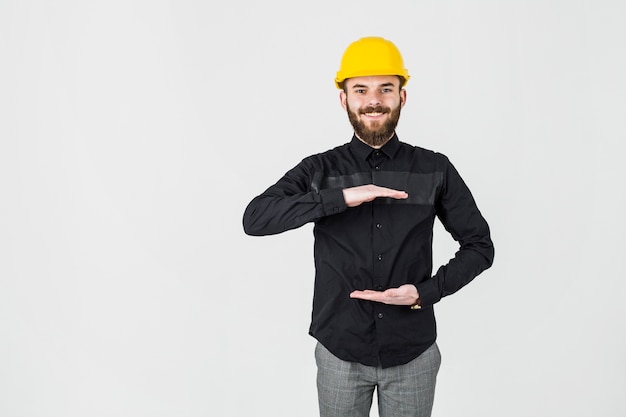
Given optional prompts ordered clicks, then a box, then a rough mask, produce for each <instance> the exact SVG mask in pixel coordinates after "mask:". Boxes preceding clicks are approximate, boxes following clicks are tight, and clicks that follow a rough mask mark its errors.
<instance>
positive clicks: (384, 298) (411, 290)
mask: <svg viewBox="0 0 626 417" xmlns="http://www.w3.org/2000/svg"><path fill="white" fill-rule="evenodd" d="M350 298H359V299H361V300H369V301H376V302H378V303H384V304H394V305H400V306H410V305H413V304H415V302H416V301H417V299H418V298H419V293H418V292H417V288H416V287H415V285H413V284H404V285H401V286H400V287H398V288H389V289H388V290H385V291H374V290H364V291H358V290H357V291H352V292H351V293H350Z"/></svg>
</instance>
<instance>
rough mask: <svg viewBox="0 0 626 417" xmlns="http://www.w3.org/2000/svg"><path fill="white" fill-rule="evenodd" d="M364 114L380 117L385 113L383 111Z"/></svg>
mask: <svg viewBox="0 0 626 417" xmlns="http://www.w3.org/2000/svg"><path fill="white" fill-rule="evenodd" d="M363 114H364V115H366V116H367V117H380V116H382V115H383V114H385V113H382V112H368V113H363Z"/></svg>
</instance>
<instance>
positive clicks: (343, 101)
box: [339, 90, 348, 110]
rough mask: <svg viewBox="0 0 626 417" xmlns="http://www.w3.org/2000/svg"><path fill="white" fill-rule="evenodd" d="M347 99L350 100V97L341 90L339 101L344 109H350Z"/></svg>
mask: <svg viewBox="0 0 626 417" xmlns="http://www.w3.org/2000/svg"><path fill="white" fill-rule="evenodd" d="M347 101H348V97H347V96H346V92H345V91H343V90H341V91H340V92H339V102H340V103H341V107H343V109H344V110H347V109H348V104H347Z"/></svg>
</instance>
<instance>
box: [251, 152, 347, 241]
mask: <svg viewBox="0 0 626 417" xmlns="http://www.w3.org/2000/svg"><path fill="white" fill-rule="evenodd" d="M315 171H316V170H315V167H314V166H313V165H312V164H311V163H310V161H309V160H306V159H305V160H303V161H302V162H301V163H300V164H298V165H297V166H296V167H295V168H293V169H291V170H290V171H288V172H287V173H286V174H285V175H284V176H283V177H282V178H281V179H280V180H279V181H278V182H277V183H276V184H274V185H272V186H271V187H269V188H268V189H267V190H265V192H263V193H262V194H261V195H259V196H257V197H255V198H254V199H253V200H252V201H251V202H250V203H249V204H248V206H247V207H246V209H245V212H244V215H243V228H244V231H245V233H246V234H248V235H252V236H264V235H273V234H278V233H282V232H284V231H287V230H291V229H295V228H298V227H300V226H303V225H304V224H306V223H309V222H313V221H316V220H318V219H320V218H322V217H324V216H328V215H332V214H337V213H341V212H343V211H345V210H346V208H347V206H346V203H345V200H344V198H343V190H342V189H341V188H330V189H323V190H318V189H317V187H312V186H311V184H312V180H313V178H314V176H315Z"/></svg>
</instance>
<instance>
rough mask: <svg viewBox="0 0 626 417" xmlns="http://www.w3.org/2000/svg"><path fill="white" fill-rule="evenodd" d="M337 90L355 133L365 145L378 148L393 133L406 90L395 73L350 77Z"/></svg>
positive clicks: (404, 100)
mask: <svg viewBox="0 0 626 417" xmlns="http://www.w3.org/2000/svg"><path fill="white" fill-rule="evenodd" d="M344 87H345V91H342V92H341V93H340V96H339V97H340V100H341V105H342V106H343V108H344V109H345V110H346V111H347V113H348V119H349V120H350V123H351V124H352V127H353V128H354V133H355V134H356V135H357V137H358V138H359V139H361V140H362V141H363V142H365V143H367V144H368V145H370V146H372V147H374V148H379V147H381V146H382V145H384V144H385V143H387V141H388V140H389V139H390V138H391V136H393V134H394V132H395V129H396V126H397V125H398V120H399V119H400V110H401V109H402V107H403V106H404V103H405V102H406V91H405V90H402V89H401V88H400V79H399V78H398V77H397V76H395V75H377V76H371V77H354V78H349V79H347V80H346V81H345V84H344Z"/></svg>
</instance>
